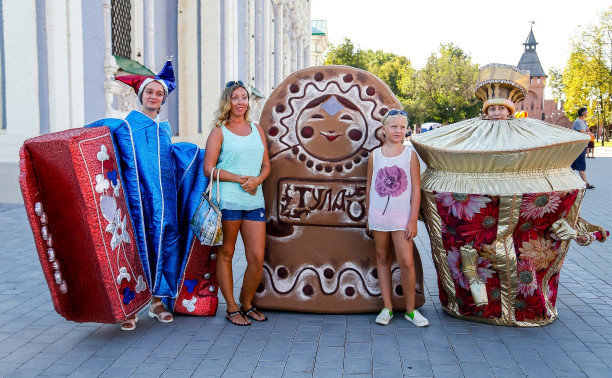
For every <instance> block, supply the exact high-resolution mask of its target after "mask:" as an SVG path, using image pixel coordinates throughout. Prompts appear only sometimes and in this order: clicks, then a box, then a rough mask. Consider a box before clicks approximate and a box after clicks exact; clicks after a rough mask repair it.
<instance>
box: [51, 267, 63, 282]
mask: <svg viewBox="0 0 612 378" xmlns="http://www.w3.org/2000/svg"><path fill="white" fill-rule="evenodd" d="M53 278H54V279H55V283H56V284H58V285H61V283H62V281H63V280H62V273H61V272H60V271H57V270H56V271H55V273H53Z"/></svg>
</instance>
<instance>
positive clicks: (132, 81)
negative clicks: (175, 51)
mask: <svg viewBox="0 0 612 378" xmlns="http://www.w3.org/2000/svg"><path fill="white" fill-rule="evenodd" d="M115 80H119V81H121V82H123V83H125V84H127V85H129V86H131V87H132V88H134V92H136V94H137V95H138V101H140V103H141V104H142V92H143V91H144V89H145V87H146V86H147V85H148V84H149V83H151V82H153V81H157V82H158V83H160V84H161V85H162V87H164V91H165V94H164V100H163V101H162V104H163V103H165V102H166V99H167V98H168V95H169V94H170V92H172V91H173V90H174V88H176V81H175V79H174V69H173V68H172V61H170V59H168V60H167V61H166V64H164V67H163V68H162V69H161V71H159V73H158V74H157V75H155V76H143V75H124V76H117V77H115Z"/></svg>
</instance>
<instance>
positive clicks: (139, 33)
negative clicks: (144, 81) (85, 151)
mask: <svg viewBox="0 0 612 378" xmlns="http://www.w3.org/2000/svg"><path fill="white" fill-rule="evenodd" d="M0 18H1V19H2V27H1V28H0V46H2V48H1V49H0V85H1V89H2V90H1V91H0V175H1V177H2V180H1V181H0V202H5V203H6V202H8V203H11V202H12V203H19V202H22V199H21V193H20V191H19V187H18V183H17V179H18V175H19V168H18V161H19V156H18V151H19V148H20V147H21V145H22V144H23V141H24V140H26V139H28V138H31V137H34V136H37V135H41V134H46V133H49V132H56V131H61V130H65V129H69V128H75V127H82V126H83V125H85V124H87V123H90V122H93V121H95V120H97V119H100V118H104V117H115V118H122V117H124V116H125V115H127V113H128V112H129V111H130V110H132V109H135V108H137V105H138V104H137V100H136V96H135V94H134V93H133V91H132V89H131V88H130V87H128V86H126V85H123V84H121V83H118V82H116V81H113V80H112V79H111V77H112V75H114V74H115V73H116V72H117V71H118V70H119V66H118V65H117V62H116V59H115V57H114V55H118V56H121V57H124V58H128V59H131V60H133V61H136V62H139V63H141V64H143V65H144V66H146V67H147V68H149V69H150V70H151V71H153V72H155V73H157V72H158V71H159V70H160V69H161V67H162V66H163V64H164V62H165V59H166V57H167V56H169V55H172V56H174V58H173V65H174V70H175V74H176V78H177V87H178V88H177V90H176V91H175V92H174V93H173V94H172V95H171V97H170V99H169V100H168V102H167V103H166V104H165V105H164V106H163V108H162V112H161V113H160V117H161V118H162V119H168V120H169V121H170V124H171V125H172V127H173V132H174V134H175V139H177V140H184V141H192V142H195V143H198V144H199V145H201V146H203V144H204V142H205V140H206V137H207V136H208V133H209V130H210V124H211V122H212V119H213V113H214V111H215V109H216V107H217V105H218V99H219V95H220V92H221V89H222V88H223V86H224V85H225V83H226V82H227V81H230V80H242V81H243V82H245V84H247V86H252V87H254V88H256V89H257V90H258V91H259V92H260V93H262V94H263V95H264V96H266V97H267V96H269V94H270V93H271V91H272V90H273V89H274V88H275V86H276V85H278V84H279V83H280V82H281V81H282V80H283V79H284V78H285V77H286V76H287V75H288V74H290V73H291V72H293V71H295V70H298V69H301V68H304V67H308V66H310V1H309V0H202V1H195V0H174V1H171V0H100V1H86V0H64V1H55V0H54V1H49V0H46V1H45V0H2V1H1V2H0ZM261 104H262V101H261V100H259V104H258V103H257V102H256V103H255V104H254V105H253V107H254V115H255V116H257V110H258V105H259V107H260V106H261Z"/></svg>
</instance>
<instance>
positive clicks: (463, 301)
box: [455, 285, 484, 317]
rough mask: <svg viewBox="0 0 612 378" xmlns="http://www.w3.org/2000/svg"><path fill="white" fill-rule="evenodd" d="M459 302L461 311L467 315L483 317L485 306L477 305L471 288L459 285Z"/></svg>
mask: <svg viewBox="0 0 612 378" xmlns="http://www.w3.org/2000/svg"><path fill="white" fill-rule="evenodd" d="M455 287H456V288H457V304H458V305H459V312H460V313H461V314H463V315H466V316H477V317H482V314H483V308H484V307H483V306H476V304H475V303H474V298H473V297H472V293H471V292H470V291H469V290H465V289H462V288H460V287H457V285H455Z"/></svg>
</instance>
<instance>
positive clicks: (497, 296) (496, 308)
mask: <svg viewBox="0 0 612 378" xmlns="http://www.w3.org/2000/svg"><path fill="white" fill-rule="evenodd" d="M501 294H502V291H501V285H500V282H499V276H498V275H497V273H496V274H494V275H493V276H492V277H491V278H489V279H488V280H487V297H488V299H489V303H488V304H487V305H486V306H485V308H484V312H483V314H482V316H483V317H484V318H499V317H500V316H501Z"/></svg>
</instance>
